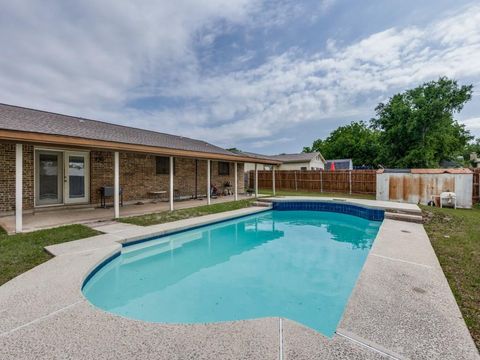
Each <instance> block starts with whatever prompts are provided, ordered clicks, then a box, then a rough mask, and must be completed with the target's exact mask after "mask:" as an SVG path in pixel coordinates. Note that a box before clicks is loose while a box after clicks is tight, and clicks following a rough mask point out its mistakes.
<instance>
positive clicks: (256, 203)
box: [253, 201, 272, 207]
mask: <svg viewBox="0 0 480 360" xmlns="http://www.w3.org/2000/svg"><path fill="white" fill-rule="evenodd" d="M253 206H261V207H272V203H270V202H267V201H255V202H254V203H253Z"/></svg>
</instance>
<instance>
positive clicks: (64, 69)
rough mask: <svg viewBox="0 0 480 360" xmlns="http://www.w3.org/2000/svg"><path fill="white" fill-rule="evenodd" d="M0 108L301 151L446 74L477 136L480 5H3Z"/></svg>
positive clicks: (2, 0) (244, 1)
mask: <svg viewBox="0 0 480 360" xmlns="http://www.w3.org/2000/svg"><path fill="white" fill-rule="evenodd" d="M0 9H1V11H0V102H4V103H8V104H14V105H21V106H27V107H33V108H39V109H44V110H49V111H54V112H60V113H66V114H70V115H76V116H83V117H87V118H93V119H97V120H104V121H109V122H115V123H119V124H125V125H131V126H135V127H141V128H148V129H152V130H157V131H161V132H167V133H173V134H178V135H183V136H188V137H193V138H200V139H204V140H207V141H210V142H212V143H215V144H217V145H220V146H223V147H237V148H240V149H242V150H247V151H253V152H260V153H265V154H274V153H280V152H299V151H301V150H302V148H303V146H305V145H310V144H311V142H312V141H313V140H314V139H316V138H323V137H325V136H327V135H328V133H329V132H330V131H331V130H333V129H335V128H336V127H337V126H339V125H342V124H345V123H348V122H350V121H352V120H368V119H370V118H371V117H372V116H373V110H374V108H375V105H376V104H377V103H378V102H381V101H385V100H387V99H388V97H389V96H391V95H392V94H394V93H396V92H399V91H402V90H404V89H406V88H409V87H412V86H416V85H418V84H420V83H422V82H424V81H428V80H432V79H437V78H438V77H439V76H444V75H445V76H449V77H453V78H455V79H457V80H458V81H459V82H460V83H461V84H474V86H475V93H474V96H473V99H472V101H471V102H470V103H469V104H468V105H467V106H466V107H465V108H464V110H463V112H462V113H461V114H459V115H458V117H457V118H458V119H459V120H460V121H461V122H463V123H465V124H466V125H467V127H468V128H469V129H470V130H471V132H472V133H473V134H475V135H476V136H480V4H478V1H474V2H472V1H461V0H458V1H452V0H426V1H418V0H415V1H413V0H412V1H411V0H402V1H381V0H377V1H368V0H362V1H352V0H323V1H318V0H317V1H303V2H302V1H299V0H279V1H255V0H204V1H201V0H175V1H170V0H164V1H158V0H152V1H148V0H142V1H127V0H122V1H118V0H110V1H108V0H102V1H93V0H92V1H88V0H83V1H67V0H57V1H54V0H41V1H40V0H38V1H34V0H30V1H23V0H18V1H11V0H0Z"/></svg>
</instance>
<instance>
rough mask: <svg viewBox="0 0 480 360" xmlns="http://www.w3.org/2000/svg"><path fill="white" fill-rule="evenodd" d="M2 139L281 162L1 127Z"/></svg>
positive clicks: (0, 136) (234, 160)
mask: <svg viewBox="0 0 480 360" xmlns="http://www.w3.org/2000/svg"><path fill="white" fill-rule="evenodd" d="M0 140H6V141H15V142H21V143H39V144H49V145H57V146H70V147H81V148H89V149H99V150H111V151H129V152H141V153H149V154H156V155H166V156H178V157H191V158H200V159H211V160H225V161H232V162H236V161H237V162H253V163H258V164H268V165H277V164H280V163H281V162H277V161H273V160H268V159H256V158H252V157H248V156H239V155H235V154H233V153H232V154H231V155H229V154H221V153H210V152H203V151H192V150H183V149H174V148H167V147H161V146H150V145H139V144H130V143H122V142H114V141H105V140H95V139H87V138H82V137H74V136H65V135H54V134H45V133H36V132H29V131H18V130H5V129H0Z"/></svg>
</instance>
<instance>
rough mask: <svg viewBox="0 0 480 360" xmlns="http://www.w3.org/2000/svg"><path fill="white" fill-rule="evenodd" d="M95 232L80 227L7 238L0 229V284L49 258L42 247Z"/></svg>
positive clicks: (61, 228) (65, 227) (88, 235)
mask: <svg viewBox="0 0 480 360" xmlns="http://www.w3.org/2000/svg"><path fill="white" fill-rule="evenodd" d="M98 234H99V232H98V231H95V230H92V229H90V228H88V227H86V226H83V225H68V226H62V227H58V228H55V229H47V230H39V231H35V232H30V233H24V234H17V235H7V234H6V233H5V231H4V230H3V229H2V228H0V285H2V284H4V283H6V282H7V281H8V280H10V279H13V278H14V277H15V276H17V275H20V274H21V273H23V272H25V271H27V270H30V269H31V268H33V267H35V266H37V265H39V264H41V263H43V262H45V261H47V260H49V259H51V258H52V256H51V255H50V254H48V253H47V252H46V251H45V250H44V249H43V248H44V247H45V246H48V245H53V244H59V243H63V242H67V241H72V240H77V239H82V238H86V237H90V236H94V235H98Z"/></svg>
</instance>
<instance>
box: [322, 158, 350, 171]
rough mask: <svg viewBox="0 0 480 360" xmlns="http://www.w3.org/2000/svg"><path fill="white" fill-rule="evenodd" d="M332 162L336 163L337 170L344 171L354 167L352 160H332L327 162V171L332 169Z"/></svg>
mask: <svg viewBox="0 0 480 360" xmlns="http://www.w3.org/2000/svg"><path fill="white" fill-rule="evenodd" d="M332 162H334V163H335V170H343V169H347V170H348V169H350V167H351V165H352V159H331V160H327V163H326V167H325V169H326V170H329V169H330V165H331V164H332Z"/></svg>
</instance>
